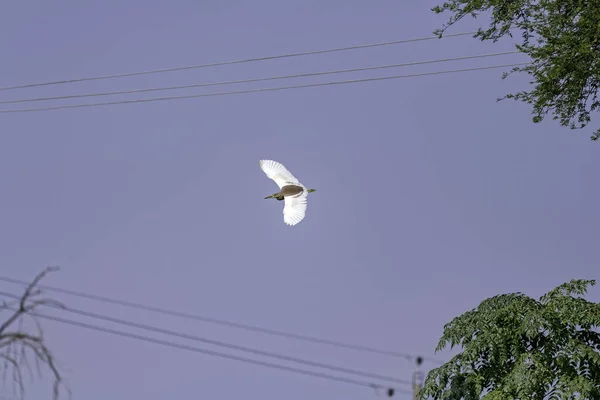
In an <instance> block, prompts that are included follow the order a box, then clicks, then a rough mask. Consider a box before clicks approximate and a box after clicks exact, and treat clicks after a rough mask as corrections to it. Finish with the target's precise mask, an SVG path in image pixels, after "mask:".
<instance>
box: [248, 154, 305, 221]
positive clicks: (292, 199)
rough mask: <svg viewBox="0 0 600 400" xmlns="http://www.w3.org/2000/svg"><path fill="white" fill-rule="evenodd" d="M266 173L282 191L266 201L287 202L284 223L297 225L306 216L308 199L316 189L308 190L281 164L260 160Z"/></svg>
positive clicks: (284, 209)
mask: <svg viewBox="0 0 600 400" xmlns="http://www.w3.org/2000/svg"><path fill="white" fill-rule="evenodd" d="M258 165H260V168H261V169H262V170H263V171H264V173H265V174H266V175H267V176H268V177H269V178H271V179H273V180H274V181H275V183H276V184H277V186H279V189H280V191H279V192H278V193H275V194H272V195H270V196H267V197H265V199H277V200H279V201H281V200H285V206H284V207H283V222H285V223H286V224H288V225H296V224H297V223H299V222H300V221H302V220H303V219H304V216H305V215H306V198H307V197H308V194H309V193H311V192H314V191H315V189H307V188H306V186H304V185H303V184H301V183H300V181H299V180H298V179H296V177H295V176H294V175H292V173H291V172H290V171H288V170H287V168H285V167H284V166H283V165H282V164H281V163H278V162H277V161H273V160H260V161H259V162H258Z"/></svg>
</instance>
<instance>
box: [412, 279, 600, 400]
mask: <svg viewBox="0 0 600 400" xmlns="http://www.w3.org/2000/svg"><path fill="white" fill-rule="evenodd" d="M595 283H596V282H595V281H593V280H572V281H570V282H567V283H564V284H562V285H560V286H558V287H557V288H555V289H553V290H552V291H550V292H548V293H547V294H545V295H544V296H542V297H541V298H540V299H539V300H535V299H532V298H530V297H527V296H525V295H524V294H522V293H512V294H502V295H498V296H495V297H492V298H489V299H486V300H484V301H483V302H482V303H481V304H480V305H479V306H478V307H477V308H476V309H473V310H471V311H468V312H466V313H464V314H463V315H460V316H458V317H456V318H454V319H453V320H452V321H451V322H450V323H448V324H447V325H445V327H444V333H443V336H442V337H441V339H440V341H439V344H438V346H437V349H436V351H437V350H441V349H443V348H445V347H446V346H450V348H453V347H455V346H460V347H462V349H463V351H462V352H461V353H459V354H457V355H456V356H454V357H453V358H452V359H451V360H450V361H449V362H447V363H446V364H444V365H443V366H441V367H439V368H437V369H434V370H432V371H430V372H429V374H428V376H427V379H426V381H425V385H424V387H423V390H422V391H421V392H420V397H421V398H422V399H425V398H427V397H428V396H431V397H432V398H434V399H480V398H483V399H489V400H500V399H511V400H512V399H540V400H541V399H600V333H598V327H600V303H593V302H589V301H587V300H585V299H583V298H582V297H580V296H582V295H584V294H585V293H586V291H587V287H588V286H593V285H595Z"/></svg>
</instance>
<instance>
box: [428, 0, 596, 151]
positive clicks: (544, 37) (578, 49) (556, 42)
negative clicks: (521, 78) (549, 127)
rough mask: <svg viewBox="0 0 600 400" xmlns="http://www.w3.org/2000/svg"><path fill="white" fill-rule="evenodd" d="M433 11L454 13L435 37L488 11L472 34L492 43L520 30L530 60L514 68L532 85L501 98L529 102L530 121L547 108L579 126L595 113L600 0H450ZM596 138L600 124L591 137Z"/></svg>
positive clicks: (563, 120)
mask: <svg viewBox="0 0 600 400" xmlns="http://www.w3.org/2000/svg"><path fill="white" fill-rule="evenodd" d="M433 11H434V12H435V13H443V12H445V11H449V12H450V13H451V14H452V16H451V17H450V20H449V21H448V23H447V24H446V25H445V26H444V27H443V28H442V29H439V30H437V31H436V32H435V33H436V34H437V35H439V36H442V34H443V32H444V31H445V30H446V29H447V28H448V27H449V26H451V25H453V24H454V23H456V22H457V21H459V20H460V19H462V18H463V17H464V16H467V15H470V16H473V17H476V16H477V15H478V14H479V13H481V12H487V11H490V12H491V14H492V19H491V23H490V26H489V28H488V29H486V30H483V29H481V28H480V29H479V30H478V32H477V34H476V35H475V37H477V38H479V39H481V40H493V41H494V42H495V41H497V40H498V39H499V38H501V37H503V36H505V35H509V36H512V31H515V30H519V31H521V35H522V38H523V40H522V43H521V44H520V45H517V48H518V49H519V50H520V51H522V52H523V53H525V54H527V55H529V56H530V58H531V60H532V62H531V63H530V64H528V65H526V66H522V67H516V68H514V69H513V70H512V72H525V73H527V74H529V75H530V76H531V77H532V78H533V80H532V81H531V83H532V85H533V89H532V90H530V91H522V92H518V93H514V94H509V95H506V96H504V97H503V98H513V99H515V100H521V101H524V102H526V103H529V104H531V105H532V106H533V110H532V114H533V122H540V121H542V119H543V118H544V116H546V115H547V114H548V113H551V114H553V119H555V120H556V119H557V120H559V121H560V124H561V125H563V126H569V127H570V128H571V129H581V128H584V127H585V126H586V125H587V124H588V123H589V122H590V120H591V117H590V115H591V114H592V113H594V112H598V107H600V100H599V99H598V89H599V85H600V0H449V1H446V2H445V3H444V4H442V5H441V6H437V7H434V8H433ZM508 75H509V74H504V76H503V78H506V77H507V76H508ZM499 100H501V99H499ZM599 137H600V129H598V130H596V131H595V132H594V133H593V135H592V140H597V139H598V138H599Z"/></svg>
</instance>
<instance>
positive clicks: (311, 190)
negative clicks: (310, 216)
mask: <svg viewBox="0 0 600 400" xmlns="http://www.w3.org/2000/svg"><path fill="white" fill-rule="evenodd" d="M316 191H317V189H308V190H307V192H308V193H312V192H316Z"/></svg>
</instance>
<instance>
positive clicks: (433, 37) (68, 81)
mask: <svg viewBox="0 0 600 400" xmlns="http://www.w3.org/2000/svg"><path fill="white" fill-rule="evenodd" d="M475 33H477V32H463V33H454V34H449V35H444V36H443V37H442V38H444V37H457V36H465V35H473V34H475ZM433 39H440V38H439V37H437V36H427V37H421V38H413V39H403V40H394V41H391V42H380V43H371V44H361V45H356V46H348V47H338V48H332V49H325V50H315V51H307V52H301V53H287V54H280V55H275V56H266V57H254V58H247V59H243V60H234V61H222V62H216V63H210V64H199V65H188V66H184V67H174V68H164V69H156V70H151V71H142V72H128V73H122V74H114V75H104V76H96V77H87V78H78V79H67V80H60V81H51V82H42V83H30V84H25V85H17V86H8V87H3V88H0V91H6V90H13V89H24V88H29V87H38V86H49V85H59V84H65V83H73V82H84V81H94V80H101V79H114V78H122V77H126V76H136V75H149V74H157V73H162V72H171V71H183V70H188V69H197V68H206V67H216V66H221V65H232V64H243V63H249V62H256V61H266V60H275V59H281V58H290V57H300V56H308V55H314V54H324V53H333V52H338V51H347V50H357V49H366V48H370V47H381V46H390V45H394V44H401V43H411V42H420V41H426V40H433Z"/></svg>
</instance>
